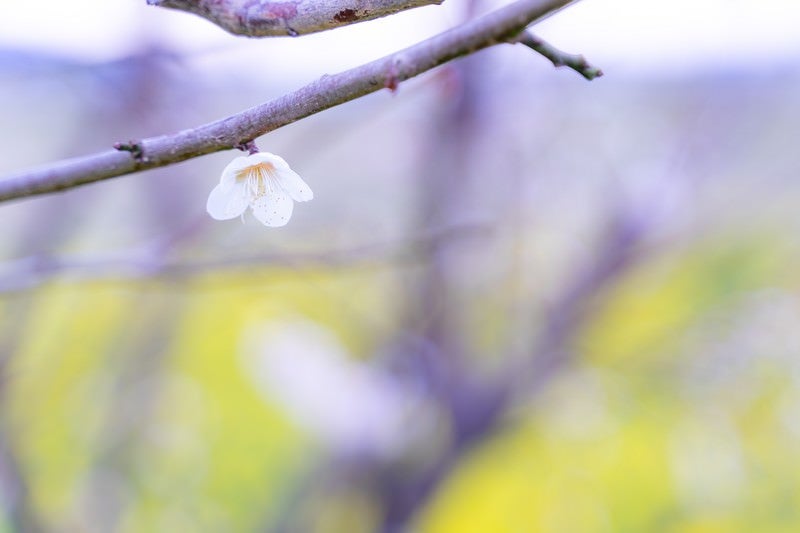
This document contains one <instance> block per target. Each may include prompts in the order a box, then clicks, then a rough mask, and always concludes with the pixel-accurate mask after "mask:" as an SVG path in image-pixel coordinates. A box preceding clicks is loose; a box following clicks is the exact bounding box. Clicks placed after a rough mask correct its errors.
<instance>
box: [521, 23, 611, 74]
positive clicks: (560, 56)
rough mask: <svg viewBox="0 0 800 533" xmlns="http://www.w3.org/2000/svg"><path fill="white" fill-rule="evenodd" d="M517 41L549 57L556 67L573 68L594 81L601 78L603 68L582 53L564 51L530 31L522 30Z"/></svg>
mask: <svg viewBox="0 0 800 533" xmlns="http://www.w3.org/2000/svg"><path fill="white" fill-rule="evenodd" d="M517 42H519V43H521V44H524V45H525V46H527V47H528V48H530V49H532V50H534V51H536V52H538V53H540V54H541V55H543V56H544V57H546V58H547V59H549V60H550V62H552V63H553V66H554V67H556V68H558V67H568V68H571V69H572V70H574V71H575V72H577V73H578V74H580V75H581V76H583V77H584V78H586V79H587V80H589V81H592V80H593V79H595V78H599V77H600V76H602V75H603V71H602V70H600V69H599V68H597V67H593V66H592V65H590V64H589V62H588V61H586V58H585V57H583V56H582V55H578V54H568V53H566V52H562V51H561V50H559V49H558V48H556V47H554V46H553V45H551V44H549V43H548V42H546V41H543V40H542V39H540V38H539V37H537V36H535V35H534V34H532V33H531V32H529V31H525V32H522V33H521V34H520V36H519V40H518V41H517Z"/></svg>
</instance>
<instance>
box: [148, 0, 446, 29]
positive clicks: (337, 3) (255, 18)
mask: <svg viewBox="0 0 800 533" xmlns="http://www.w3.org/2000/svg"><path fill="white" fill-rule="evenodd" d="M442 1H443V0H289V1H284V2H269V1H264V0H261V1H260V2H253V1H252V0H147V3H148V4H151V5H155V6H160V7H169V8H172V9H178V10H181V11H188V12H189V13H194V14H195V15H199V16H201V17H203V18H205V19H208V20H210V21H211V22H213V23H214V24H216V25H217V26H219V27H221V28H222V29H224V30H226V31H228V32H230V33H233V34H236V35H247V36H248V37H276V36H283V35H290V36H292V37H296V36H298V35H305V34H308V33H315V32H319V31H324V30H330V29H333V28H338V27H339V26H347V25H349V24H354V23H356V22H363V21H367V20H373V19H376V18H380V17H385V16H387V15H392V14H394V13H398V12H400V11H405V10H407V9H412V8H415V7H421V6H426V5H430V4H437V5H438V4H441V3H442Z"/></svg>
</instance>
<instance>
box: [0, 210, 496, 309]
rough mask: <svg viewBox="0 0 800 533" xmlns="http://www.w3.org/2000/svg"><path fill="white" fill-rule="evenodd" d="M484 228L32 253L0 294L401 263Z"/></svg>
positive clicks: (6, 274)
mask: <svg viewBox="0 0 800 533" xmlns="http://www.w3.org/2000/svg"><path fill="white" fill-rule="evenodd" d="M489 231H490V228H489V227H488V226H486V225H479V224H472V225H466V224H465V225H461V226H454V227H449V228H443V229H440V230H436V231H431V232H429V233H427V234H425V235H420V236H419V237H417V238H415V239H411V240H406V241H401V242H394V243H391V242H383V243H370V244H364V245H360V246H354V247H350V248H342V249H334V250H327V251H321V252H315V253H280V252H277V253H271V254H250V255H241V256H233V257H223V258H212V259H206V260H196V261H178V260H175V259H172V258H170V255H171V254H170V252H171V250H170V249H169V248H166V247H164V246H162V244H161V243H160V242H158V243H155V245H150V244H148V245H145V246H141V247H139V248H138V249H136V250H133V251H125V252H121V253H116V254H106V255H98V256H94V257H91V256H89V257H76V258H68V257H58V256H46V255H35V256H30V257H25V258H22V259H18V260H15V261H12V262H9V263H6V264H0V294H11V293H17V292H22V291H26V290H30V289H35V288H36V287H39V286H41V285H43V284H45V283H47V282H48V281H52V280H54V279H55V278H57V277H59V276H69V278H70V279H71V280H73V281H97V280H109V279H113V280H138V279H156V278H168V279H180V278H188V277H193V276H198V275H202V274H207V273H209V272H220V271H237V270H248V269H253V268H260V267H265V266H270V267H292V268H320V267H327V268H332V267H337V266H352V265H354V264H358V263H368V262H372V261H382V262H390V261H402V260H410V259H413V258H414V257H415V256H416V255H417V254H418V253H419V252H420V251H422V250H424V249H426V248H428V247H430V246H432V245H433V244H435V243H437V242H440V241H444V240H451V239H462V238H470V237H478V236H482V235H486V234H488V232H489Z"/></svg>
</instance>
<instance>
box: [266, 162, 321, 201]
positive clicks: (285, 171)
mask: <svg viewBox="0 0 800 533" xmlns="http://www.w3.org/2000/svg"><path fill="white" fill-rule="evenodd" d="M275 177H276V178H278V184H280V186H281V188H282V189H283V190H284V191H286V192H287V193H289V196H291V197H292V198H293V199H294V200H296V201H298V202H307V201H309V200H311V199H313V198H314V192H313V191H312V190H311V187H309V186H308V184H307V183H306V182H305V181H303V178H301V177H300V176H299V175H298V174H297V172H295V171H294V170H292V169H290V168H289V167H288V166H287V167H286V168H276V169H275Z"/></svg>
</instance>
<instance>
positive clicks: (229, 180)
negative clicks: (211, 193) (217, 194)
mask: <svg viewBox="0 0 800 533" xmlns="http://www.w3.org/2000/svg"><path fill="white" fill-rule="evenodd" d="M254 155H258V154H253V155H247V156H244V155H243V156H239V157H237V158H234V160H233V161H231V162H230V163H228V166H226V167H225V168H224V169H222V177H221V178H220V180H219V183H220V185H223V188H225V189H226V190H227V189H228V188H230V187H232V186H233V185H235V184H236V175H237V174H238V173H239V172H241V171H242V170H244V169H246V168H247V167H251V166H254V165H257V164H258V163H260V162H261V161H260V160H254V159H253V156H254Z"/></svg>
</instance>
